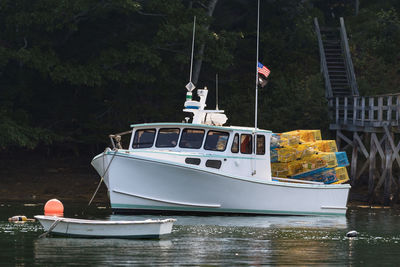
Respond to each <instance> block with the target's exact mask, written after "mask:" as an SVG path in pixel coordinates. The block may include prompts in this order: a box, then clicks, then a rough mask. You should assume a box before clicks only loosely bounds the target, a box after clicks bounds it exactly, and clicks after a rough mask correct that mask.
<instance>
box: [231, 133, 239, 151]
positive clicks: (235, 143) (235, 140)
mask: <svg viewBox="0 0 400 267" xmlns="http://www.w3.org/2000/svg"><path fill="white" fill-rule="evenodd" d="M231 151H232V153H238V152H239V134H235V137H233V142H232V147H231Z"/></svg>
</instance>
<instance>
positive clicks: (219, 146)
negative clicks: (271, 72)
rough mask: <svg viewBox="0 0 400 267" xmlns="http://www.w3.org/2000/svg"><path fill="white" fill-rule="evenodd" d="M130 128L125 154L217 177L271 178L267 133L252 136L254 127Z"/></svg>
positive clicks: (185, 125) (161, 125)
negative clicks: (220, 175)
mask: <svg viewBox="0 0 400 267" xmlns="http://www.w3.org/2000/svg"><path fill="white" fill-rule="evenodd" d="M131 126H132V127H133V130H132V136H131V140H130V144H129V149H128V151H129V153H133V154H135V156H137V155H142V156H143V157H146V158H151V159H153V160H157V161H160V162H163V163H167V162H168V161H169V162H171V161H172V162H173V163H174V164H180V165H183V166H190V167H195V168H199V169H201V170H203V171H208V172H218V173H219V174H221V173H224V174H227V175H232V176H235V175H237V176H241V177H243V176H245V177H249V178H253V179H254V178H258V179H263V180H265V179H269V180H270V179H271V171H270V155H269V151H270V150H269V146H270V137H271V132H270V131H266V130H257V133H256V134H255V133H254V128H247V127H235V126H230V127H223V126H213V125H204V124H192V123H149V124H136V125H131ZM255 136H256V137H255ZM254 139H256V142H255V143H254Z"/></svg>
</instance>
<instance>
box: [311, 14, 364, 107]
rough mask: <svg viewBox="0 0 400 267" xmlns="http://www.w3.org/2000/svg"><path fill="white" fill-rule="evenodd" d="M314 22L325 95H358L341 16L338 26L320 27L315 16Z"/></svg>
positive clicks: (329, 97)
mask: <svg viewBox="0 0 400 267" xmlns="http://www.w3.org/2000/svg"><path fill="white" fill-rule="evenodd" d="M314 23H315V30H316V33H317V37H318V45H319V51H320V58H321V72H322V73H323V75H324V78H325V89H326V97H327V98H328V100H332V99H334V98H336V97H345V96H358V95H359V94H358V88H357V82H356V78H355V74H354V67H353V62H352V60H351V56H350V49H349V45H348V40H347V33H346V29H345V27H344V20H343V18H340V27H338V28H328V27H323V28H320V27H319V24H318V20H317V18H315V19H314Z"/></svg>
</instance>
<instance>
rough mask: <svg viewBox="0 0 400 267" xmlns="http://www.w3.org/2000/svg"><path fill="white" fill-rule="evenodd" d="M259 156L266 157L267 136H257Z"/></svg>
mask: <svg viewBox="0 0 400 267" xmlns="http://www.w3.org/2000/svg"><path fill="white" fill-rule="evenodd" d="M257 155H265V136H264V135H257Z"/></svg>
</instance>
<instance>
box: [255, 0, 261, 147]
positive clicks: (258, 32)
mask: <svg viewBox="0 0 400 267" xmlns="http://www.w3.org/2000/svg"><path fill="white" fill-rule="evenodd" d="M259 42H260V0H258V6H257V59H256V96H255V111H254V132H256V131H257V116H258V114H257V109H258V61H259V60H258V50H259ZM255 143H256V141H254V144H255ZM255 147H256V146H255V145H254V148H255Z"/></svg>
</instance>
